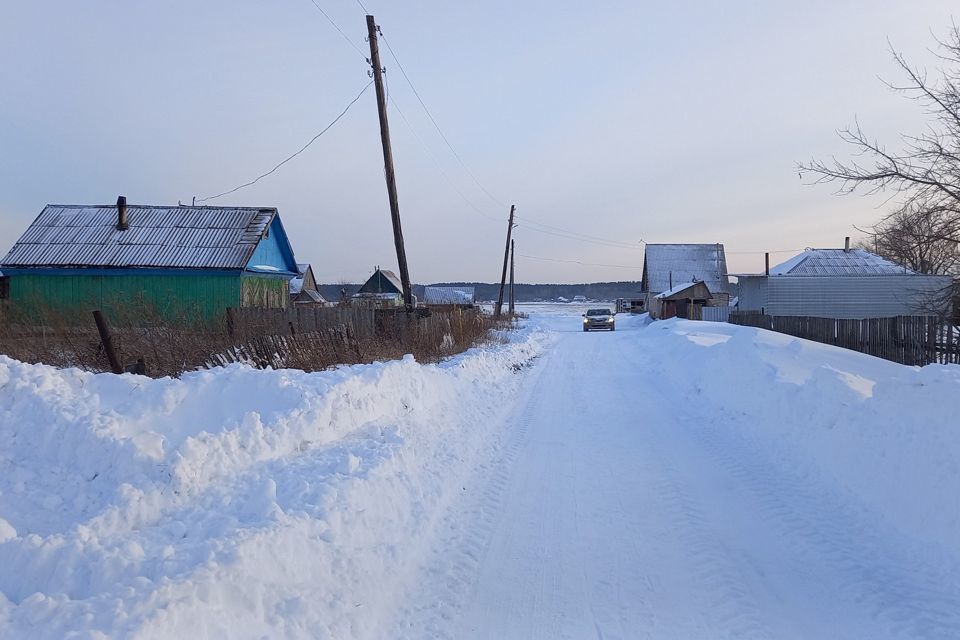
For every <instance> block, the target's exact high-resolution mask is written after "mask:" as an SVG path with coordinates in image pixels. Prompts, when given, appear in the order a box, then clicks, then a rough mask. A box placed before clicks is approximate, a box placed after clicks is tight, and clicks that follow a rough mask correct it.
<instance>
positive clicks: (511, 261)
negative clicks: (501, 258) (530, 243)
mask: <svg viewBox="0 0 960 640" xmlns="http://www.w3.org/2000/svg"><path fill="white" fill-rule="evenodd" d="M515 253H516V247H515V246H514V241H513V240H511V241H510V304H509V305H508V306H507V309H508V310H509V311H510V315H511V316H512V315H513V309H514V298H513V256H514V254H515Z"/></svg>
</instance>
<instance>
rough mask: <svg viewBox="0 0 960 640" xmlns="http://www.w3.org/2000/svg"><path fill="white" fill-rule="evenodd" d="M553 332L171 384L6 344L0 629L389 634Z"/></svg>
mask: <svg viewBox="0 0 960 640" xmlns="http://www.w3.org/2000/svg"><path fill="white" fill-rule="evenodd" d="M547 340H548V339H547V337H546V334H544V333H543V332H540V331H537V330H535V329H525V330H522V331H520V332H518V333H516V334H514V335H513V336H511V342H509V343H507V344H502V345H496V346H492V347H489V348H484V349H474V350H471V351H468V352H467V353H465V354H463V355H461V356H458V357H456V358H454V359H451V360H449V361H447V362H445V363H443V364H440V365H426V366H425V365H420V364H418V363H416V362H415V361H414V360H413V359H412V358H411V357H407V358H405V359H404V360H402V361H396V362H389V363H383V364H373V365H360V366H352V367H344V368H341V369H338V370H336V371H331V372H324V373H314V374H306V373H303V372H299V371H288V370H281V371H256V370H253V369H250V368H247V367H244V366H241V365H234V366H230V367H227V368H225V369H221V370H215V371H206V372H197V373H191V374H186V375H184V376H183V377H182V378H181V379H177V380H174V379H162V380H151V379H149V378H144V377H138V376H133V375H123V376H114V375H109V374H106V375H104V374H90V373H86V372H82V371H78V370H57V369H53V368H51V367H46V366H42V365H28V364H23V363H19V362H16V361H13V360H10V359H8V358H4V357H0V567H3V570H2V571H0V637H18V638H19V637H31V638H63V637H67V636H69V635H70V634H71V633H74V632H76V633H79V634H80V635H79V636H78V637H89V638H98V637H130V636H136V637H142V638H154V637H157V638H159V637H190V638H204V637H304V638H344V637H375V634H376V632H377V629H378V625H379V624H380V623H381V621H380V619H379V615H380V612H383V611H388V610H390V606H389V605H390V603H391V601H393V600H394V599H396V598H397V597H399V595H400V592H401V591H402V589H403V588H404V580H405V579H406V577H407V573H406V572H407V569H408V568H410V567H411V566H413V565H414V564H415V563H416V562H417V560H418V554H422V553H425V552H426V550H425V549H421V548H419V547H418V545H417V541H418V540H425V539H429V536H427V535H426V534H427V533H428V532H429V531H430V528H431V526H433V518H434V517H435V515H436V514H437V513H439V512H441V511H443V507H444V506H445V505H446V504H447V503H449V502H450V501H451V500H454V499H456V497H457V495H458V492H459V491H460V489H461V488H460V486H459V485H458V483H457V479H458V478H459V477H460V476H461V475H462V474H464V473H466V472H467V469H469V467H470V465H471V464H472V462H473V461H474V460H475V459H476V457H477V456H478V455H479V453H480V452H482V451H483V450H485V449H488V448H490V447H492V446H496V442H497V438H498V429H501V428H502V426H503V425H502V423H503V421H502V419H500V416H501V414H502V412H503V411H504V410H505V406H506V405H508V404H509V402H508V401H509V399H510V398H511V397H512V390H513V389H514V388H515V387H516V385H517V384H518V375H521V374H522V373H523V370H524V366H525V365H526V363H528V362H529V361H530V360H531V359H532V358H534V357H535V356H536V355H537V354H538V353H539V352H540V351H541V350H542V349H543V348H544V345H545V343H546V342H547ZM371 595H372V596H373V601H370V600H367V599H369V598H370V597H371Z"/></svg>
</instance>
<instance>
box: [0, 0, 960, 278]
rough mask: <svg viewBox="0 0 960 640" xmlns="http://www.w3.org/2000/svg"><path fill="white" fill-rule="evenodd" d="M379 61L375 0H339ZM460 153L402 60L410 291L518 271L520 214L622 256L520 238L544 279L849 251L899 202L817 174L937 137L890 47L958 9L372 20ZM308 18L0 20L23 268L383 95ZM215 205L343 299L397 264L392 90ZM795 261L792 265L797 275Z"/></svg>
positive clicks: (720, 5)
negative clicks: (278, 228)
mask: <svg viewBox="0 0 960 640" xmlns="http://www.w3.org/2000/svg"><path fill="white" fill-rule="evenodd" d="M316 1H317V3H318V4H319V5H320V6H321V7H323V9H324V10H325V11H327V12H328V13H329V14H330V16H331V17H332V18H333V19H334V20H335V21H336V22H337V23H338V24H339V25H340V27H341V28H342V29H343V30H344V31H345V32H346V33H347V35H348V36H349V37H350V39H351V40H352V41H353V42H354V44H356V45H357V46H358V47H360V48H361V49H364V50H365V48H366V46H367V45H366V43H365V42H364V36H365V33H366V26H365V22H364V13H363V11H361V9H360V8H359V6H358V4H357V2H356V1H355V0H316ZM364 4H365V5H366V7H367V9H369V10H370V11H371V12H372V13H374V14H375V15H376V17H377V21H378V23H379V24H380V25H381V27H382V29H383V32H384V34H385V35H386V36H387V38H388V39H389V41H390V43H391V44H392V45H393V47H394V49H395V50H396V52H397V54H398V56H399V57H400V61H401V62H402V63H403V65H404V68H405V69H406V71H407V73H408V74H409V75H410V77H411V78H412V80H413V82H414V84H415V86H416V87H417V89H418V90H419V92H420V94H421V96H422V97H423V98H424V100H425V101H426V103H427V106H428V107H429V108H430V109H431V111H432V112H433V115H434V116H435V117H436V119H437V121H438V122H439V123H440V126H441V127H442V128H443V130H444V132H445V133H446V135H447V137H448V138H449V140H450V141H451V142H452V144H453V146H454V147H455V148H456V149H457V151H458V153H459V154H460V156H461V157H462V158H463V159H464V160H465V162H466V164H467V165H468V166H469V167H470V169H471V170H472V172H473V173H474V175H475V176H476V177H477V178H478V179H479V181H480V182H481V183H482V184H483V185H484V186H485V187H486V188H487V189H488V190H489V191H490V192H492V194H493V195H494V196H495V197H496V199H497V201H498V202H499V203H502V204H497V203H495V202H493V201H492V200H491V199H490V198H489V197H488V196H487V195H485V194H484V193H483V192H482V191H481V190H480V189H479V188H478V187H477V185H476V184H475V183H474V182H473V180H472V179H471V178H470V176H469V174H468V173H467V172H466V171H465V170H464V169H463V167H461V166H460V164H459V163H458V162H457V161H456V159H455V158H454V157H453V155H452V154H451V153H450V151H449V150H448V149H447V148H446V146H445V144H444V143H443V141H442V140H441V139H440V138H439V136H438V135H437V132H436V131H435V130H434V129H433V127H432V125H431V124H430V122H429V120H428V119H427V117H426V116H425V114H424V113H423V111H422V110H421V109H420V106H419V103H418V102H417V100H416V98H415V97H414V96H413V94H412V92H411V91H410V89H409V87H408V86H407V85H406V83H405V82H404V80H403V77H402V76H401V74H400V73H399V69H397V68H396V64H395V63H394V61H393V60H392V59H391V58H390V57H389V55H388V54H387V53H386V51H384V64H385V65H386V67H387V77H388V81H389V87H390V91H391V97H392V98H393V100H394V101H395V104H396V106H398V107H399V108H400V109H401V110H402V112H403V113H404V115H406V117H407V119H408V120H409V121H410V124H411V125H412V128H413V130H414V131H416V133H417V135H419V136H420V138H421V139H422V140H423V141H424V143H425V144H426V146H427V147H428V148H429V150H430V153H431V154H432V155H433V156H434V157H435V158H436V159H437V161H438V162H439V163H440V165H441V166H442V167H443V171H444V172H446V174H447V175H448V176H449V177H450V179H451V180H452V182H453V183H454V184H455V185H456V188H457V189H459V190H460V191H461V192H462V193H463V194H464V196H465V197H466V199H467V200H469V201H470V202H471V203H472V204H473V206H475V207H477V208H479V209H481V210H482V211H483V212H484V213H485V214H486V215H487V216H490V217H491V218H494V219H495V220H490V219H487V218H485V217H482V216H481V215H480V214H479V213H477V212H476V211H475V210H474V209H473V208H472V207H471V206H470V205H468V204H467V203H466V202H464V200H463V199H462V198H461V197H460V196H459V195H458V194H457V192H456V191H455V190H454V188H453V187H451V185H450V184H449V182H448V181H447V179H445V178H444V176H443V175H442V174H441V172H440V171H439V170H438V169H437V166H436V164H435V163H434V161H433V160H432V159H431V157H430V155H428V153H427V152H426V151H424V149H423V147H422V146H421V144H420V143H419V142H418V141H417V139H416V138H415V137H414V136H413V134H411V131H410V130H409V129H408V128H407V127H406V125H405V124H404V122H403V121H402V119H401V118H400V117H399V115H398V113H397V112H396V110H393V109H392V110H391V112H390V118H391V128H392V132H393V141H394V155H395V159H396V165H397V176H398V189H399V196H400V208H401V215H402V217H403V223H404V233H405V236H406V241H407V254H408V257H409V261H410V271H411V276H412V278H413V280H414V281H417V282H433V281H440V280H485V281H493V280H495V279H497V278H498V277H499V271H500V260H501V259H502V252H503V234H504V232H505V227H506V221H505V218H506V214H507V207H506V206H502V205H509V204H510V203H516V204H517V207H518V215H519V216H521V218H520V221H521V223H523V222H524V218H526V219H527V220H532V221H539V222H542V223H547V224H552V225H556V226H559V227H562V228H565V229H572V230H575V231H577V232H579V233H581V234H589V235H593V236H600V237H603V238H610V239H615V240H617V241H618V242H622V243H627V244H629V245H635V246H636V247H637V248H636V249H632V248H629V247H610V246H603V245H600V244H593V243H587V242H582V241H579V240H571V239H566V238H561V237H557V236H555V235H547V234H542V233H537V232H535V231H534V230H533V229H531V228H529V227H526V228H525V227H521V228H519V229H517V231H516V238H517V244H518V249H517V251H518V254H522V255H523V256H539V257H543V258H551V259H555V260H575V261H581V262H585V263H595V264H603V265H622V266H623V267H627V268H621V267H614V266H584V265H581V264H574V263H570V262H549V261H544V260H534V259H532V258H527V257H521V258H518V267H517V276H518V279H519V280H521V281H524V282H584V281H595V280H613V279H617V280H620V279H639V277H640V267H641V264H642V245H641V244H640V240H641V239H642V240H645V241H648V242H723V243H724V244H725V245H726V248H727V251H728V253H729V260H728V262H729V266H730V269H731V271H752V270H758V269H760V268H762V262H763V256H762V255H751V254H742V253H737V252H742V251H763V250H786V249H801V248H803V247H807V246H838V245H840V244H841V243H842V242H843V236H845V235H853V234H854V231H853V228H852V225H854V224H858V225H864V224H868V223H869V222H871V221H872V220H874V219H876V218H877V217H878V216H879V215H880V214H881V213H882V211H883V209H882V208H877V207H881V206H882V199H880V198H872V199H864V198H850V197H848V198H838V197H836V196H833V195H832V191H833V190H832V189H831V188H830V187H822V186H821V187H809V186H804V185H803V184H802V183H801V181H800V179H799V178H798V175H797V172H796V170H795V168H794V163H795V162H796V161H797V160H806V159H808V158H809V157H811V156H813V155H816V156H827V155H829V154H831V153H841V154H842V153H844V152H845V149H844V147H843V145H842V144H841V143H840V142H839V140H838V139H837V138H836V136H835V133H834V131H835V129H836V128H838V127H841V126H844V125H846V124H849V123H851V122H852V121H853V119H854V117H858V118H859V119H860V122H861V124H862V125H863V126H864V128H865V129H866V130H867V131H868V132H870V133H871V134H873V135H876V136H877V137H879V138H881V139H888V140H890V141H894V139H895V136H896V134H897V133H898V132H900V131H914V130H916V129H917V127H918V126H919V123H920V122H921V121H922V120H921V118H920V115H919V113H918V111H917V109H916V105H913V104H911V103H909V102H907V101H905V100H903V99H902V98H898V97H896V96H895V95H892V94H891V93H890V92H889V91H888V90H886V89H885V88H884V86H883V85H882V84H881V82H880V80H879V79H878V78H879V77H881V76H882V77H885V78H890V79H892V78H896V74H895V68H894V66H893V65H892V63H891V60H890V55H889V53H888V51H887V49H886V47H887V39H888V38H889V39H890V40H891V41H892V42H893V43H894V45H895V46H896V47H897V48H899V49H901V50H903V51H904V52H906V54H907V55H908V57H909V58H912V59H914V60H917V61H918V62H923V63H930V62H931V56H930V54H929V52H928V51H927V48H928V47H930V46H931V45H932V42H933V41H932V36H931V31H933V32H934V33H936V34H938V35H942V34H943V33H944V32H945V30H946V28H947V27H948V26H949V23H950V19H951V11H953V12H956V8H955V7H956V4H955V2H950V1H947V0H928V1H918V2H904V1H902V0H901V1H896V2H894V1H890V0H880V1H866V0H861V1H858V2H853V1H847V2H844V1H829V2H828V1H812V2H736V1H728V2H671V3H657V4H652V3H651V4H646V3H639V2H600V3H582V2H568V1H554V2H506V1H503V0H488V1H485V2H439V1H427V0H422V1H414V2H404V3H395V2H394V3H389V2H383V1H381V0H364ZM366 69H367V67H366V63H365V62H364V60H363V58H362V57H361V55H360V54H358V53H357V51H355V50H354V49H353V48H351V46H350V45H349V44H348V43H347V42H345V41H344V39H343V38H342V37H341V35H340V34H338V33H337V32H336V31H335V30H334V29H333V27H331V26H330V24H329V23H328V22H327V21H326V20H325V19H324V17H323V15H321V13H320V12H319V11H317V9H316V8H315V7H314V6H313V4H311V1H310V0H275V1H273V2H264V1H261V2H254V1H252V0H230V1H227V0H205V1H204V2H193V1H187V0H172V1H169V2H134V1H126V2H118V1H116V0H113V1H106V0H86V1H85V2H82V3H80V2H64V1H59V2H30V3H13V2H7V3H5V4H4V6H3V8H2V10H0V87H2V91H0V152H2V153H0V245H2V246H0V253H2V252H5V251H6V250H7V249H8V248H9V246H10V245H11V244H12V243H13V241H14V240H15V239H16V237H17V236H18V235H19V234H20V232H21V231H22V229H23V228H24V227H25V226H26V224H28V223H29V221H30V220H32V219H33V218H34V217H35V216H36V214H37V213H38V212H39V211H40V210H41V209H42V207H43V206H44V205H45V204H46V203H48V202H49V203H82V204H90V203H110V202H113V201H115V199H116V196H117V195H118V194H120V193H122V194H124V195H126V196H127V197H128V199H129V201H130V202H131V203H149V204H176V202H177V200H182V201H184V202H189V201H190V198H191V197H192V196H198V197H203V196H206V195H211V194H214V193H219V192H221V191H224V190H226V189H229V188H231V187H234V186H236V185H238V184H240V183H242V182H245V181H247V180H249V179H251V178H253V177H255V176H256V175H258V174H259V173H261V172H263V171H265V170H267V169H269V168H270V167H272V166H273V165H274V164H275V163H276V162H278V161H279V160H281V159H282V158H284V157H285V156H287V155H288V154H290V153H292V152H293V151H294V150H296V149H297V148H299V147H300V146H301V145H302V144H303V143H305V142H306V141H307V140H309V139H310V137H312V136H313V135H314V134H315V133H316V132H317V131H319V130H320V129H322V128H323V127H324V126H325V125H326V124H327V123H328V122H329V121H330V120H332V119H333V118H334V117H335V116H336V115H337V114H338V113H339V112H340V111H341V110H342V109H343V108H344V106H345V105H346V104H347V103H348V102H349V101H350V100H351V99H352V98H353V97H354V96H355V95H356V94H357V92H359V91H360V89H361V88H362V87H363V86H364V85H365V84H366V83H367V82H368V79H367V75H366ZM210 204H235V205H270V206H277V207H279V209H280V212H281V215H282V217H283V220H284V223H285V225H286V226H287V229H288V231H289V232H290V233H291V236H292V237H293V240H294V249H295V250H296V253H297V258H298V259H299V260H301V261H310V262H312V263H313V264H314V269H315V271H316V273H317V275H318V277H319V278H320V279H321V280H324V281H338V280H349V281H357V280H360V279H362V278H364V277H365V276H366V275H367V274H368V273H369V272H370V271H371V270H372V268H373V266H374V265H377V264H381V265H385V266H393V265H394V264H395V254H394V250H393V244H392V236H391V232H390V225H389V210H388V206H387V197H386V188H385V186H384V181H383V167H382V156H381V151H380V146H379V134H378V129H377V117H376V105H375V99H374V94H373V91H372V88H371V90H370V91H368V92H367V93H366V94H365V95H364V97H363V98H362V99H361V100H360V102H358V103H357V104H356V105H355V106H354V107H353V108H352V109H351V111H350V112H349V113H348V114H347V115H346V116H345V117H344V119H343V120H341V121H340V123H338V125H337V126H336V127H334V128H333V129H332V130H331V131H330V132H329V133H328V134H326V135H325V136H323V137H322V138H320V139H319V140H318V141H317V142H316V143H315V144H314V145H313V146H312V147H311V148H310V149H308V150H307V151H306V152H305V153H304V154H303V155H301V156H299V157H298V158H296V159H295V160H293V161H291V162H290V163H288V164H287V165H285V166H284V167H283V168H282V169H280V170H279V171H278V172H277V173H276V174H274V175H272V176H270V177H269V178H266V179H264V180H263V181H261V182H260V183H258V184H257V185H255V186H253V187H250V188H247V189H244V190H241V191H238V192H237V193H235V194H232V195H230V196H227V197H225V198H222V199H219V200H216V201H213V202H211V203H210ZM789 256H790V254H789V253H783V254H777V255H775V256H774V261H778V260H779V259H786V258H787V257H789Z"/></svg>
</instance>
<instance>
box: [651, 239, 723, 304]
mask: <svg viewBox="0 0 960 640" xmlns="http://www.w3.org/2000/svg"><path fill="white" fill-rule="evenodd" d="M694 280H700V281H703V282H704V283H705V284H706V285H707V288H708V289H710V291H711V292H712V293H729V286H730V281H729V280H728V279H727V258H726V255H725V253H724V250H723V245H722V244H648V245H647V246H646V249H645V251H644V257H643V285H644V290H645V291H649V292H651V293H660V292H662V291H666V290H667V289H670V288H671V287H670V285H671V282H673V283H676V282H686V283H689V282H693V281H694Z"/></svg>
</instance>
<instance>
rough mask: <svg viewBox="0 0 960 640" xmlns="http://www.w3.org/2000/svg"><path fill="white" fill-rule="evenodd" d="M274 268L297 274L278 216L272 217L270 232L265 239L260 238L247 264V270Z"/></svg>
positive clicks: (291, 250)
mask: <svg viewBox="0 0 960 640" xmlns="http://www.w3.org/2000/svg"><path fill="white" fill-rule="evenodd" d="M261 265H263V266H268V267H275V268H276V269H279V270H280V271H282V272H285V273H288V274H290V273H294V274H295V273H297V261H296V259H295V258H294V256H293V248H292V247H291V246H290V241H289V240H288V239H287V232H286V231H284V229H283V223H281V222H280V216H274V218H273V221H272V222H271V223H270V231H269V233H268V234H267V237H266V238H262V239H261V240H260V243H259V244H258V245H257V248H256V250H255V251H254V252H253V255H252V256H250V260H249V261H248V262H247V269H254V270H256V269H255V268H256V267H257V266H261Z"/></svg>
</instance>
